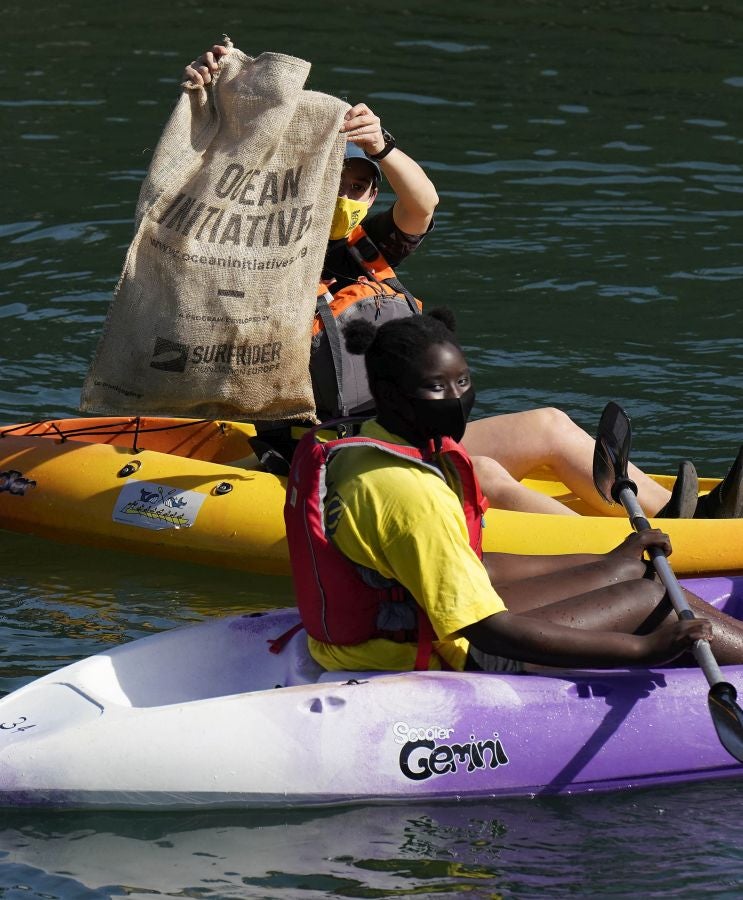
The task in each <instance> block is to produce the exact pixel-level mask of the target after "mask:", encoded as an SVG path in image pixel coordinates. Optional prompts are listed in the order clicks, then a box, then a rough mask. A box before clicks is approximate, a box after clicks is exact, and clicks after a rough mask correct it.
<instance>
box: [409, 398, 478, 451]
mask: <svg viewBox="0 0 743 900" xmlns="http://www.w3.org/2000/svg"><path fill="white" fill-rule="evenodd" d="M405 399H406V400H407V401H408V403H409V404H410V406H411V408H412V410H413V412H414V414H415V420H416V426H417V429H418V432H419V434H420V435H421V437H423V438H425V439H426V440H427V441H428V440H431V438H437V437H450V438H452V439H453V440H455V441H457V442H459V441H461V440H462V438H463V437H464V429H465V428H466V427H467V419H469V417H470V413H471V412H472V407H473V406H474V405H475V389H474V388H473V387H469V388H467V390H466V391H465V392H464V393H463V394H462V396H461V397H456V398H449V399H445V400H430V399H425V398H423V397H406V398H405Z"/></svg>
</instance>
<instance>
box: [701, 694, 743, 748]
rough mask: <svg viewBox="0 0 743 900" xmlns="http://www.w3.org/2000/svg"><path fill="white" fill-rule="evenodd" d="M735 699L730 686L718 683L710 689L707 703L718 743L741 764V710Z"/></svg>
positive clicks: (742, 730)
mask: <svg viewBox="0 0 743 900" xmlns="http://www.w3.org/2000/svg"><path fill="white" fill-rule="evenodd" d="M737 697H738V695H737V693H736V690H735V688H734V687H733V686H732V684H728V682H727V681H718V682H717V683H716V684H713V685H712V687H711V688H710V690H709V694H708V695H707V703H708V705H709V711H710V714H711V715H712V722H713V724H714V726H715V730H716V731H717V737H718V738H719V739H720V743H721V744H722V746H723V747H724V748H725V749H726V750H727V752H728V753H729V754H730V755H731V756H733V757H734V758H735V759H737V760H738V762H743V710H741V708H740V707H739V706H738V704H737V703H736V702H735V701H736V699H737Z"/></svg>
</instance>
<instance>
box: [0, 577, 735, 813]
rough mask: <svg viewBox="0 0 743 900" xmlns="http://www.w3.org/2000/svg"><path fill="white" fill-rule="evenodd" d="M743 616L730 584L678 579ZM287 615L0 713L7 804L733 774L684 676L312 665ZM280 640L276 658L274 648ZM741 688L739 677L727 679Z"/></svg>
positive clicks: (689, 677)
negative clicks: (376, 669)
mask: <svg viewBox="0 0 743 900" xmlns="http://www.w3.org/2000/svg"><path fill="white" fill-rule="evenodd" d="M684 584H685V585H686V586H688V587H689V588H690V589H691V590H693V591H694V592H695V593H697V594H699V595H700V596H703V597H704V598H705V599H707V600H709V601H711V602H712V603H714V605H715V606H717V607H718V608H721V609H724V610H725V611H727V612H729V613H731V614H733V615H735V616H736V617H738V618H741V617H743V577H736V578H723V577H720V578H704V579H691V580H687V581H685V582H684ZM298 621H299V619H298V616H297V612H296V610H276V611H272V612H267V613H259V614H252V615H245V616H231V617H226V618H217V619H211V620H207V621H205V622H202V623H199V624H197V625H190V626H186V627H183V628H177V629H173V630H171V631H166V632H163V633H161V634H157V635H153V636H151V637H147V638H143V639H141V640H137V641H132V642H131V643H129V644H124V645H122V646H120V647H117V648H115V649H114V650H108V651H106V652H104V653H100V654H97V655H95V656H92V657H90V658H88V659H84V660H81V661H80V662H77V663H74V664H73V665H70V666H67V667H65V668H63V669H60V670H59V671H57V672H52V673H50V674H48V675H45V676H44V677H43V678H40V679H38V680H36V681H33V682H31V683H29V684H28V685H26V686H24V687H22V688H20V689H19V690H17V691H14V692H13V693H11V694H9V695H7V696H6V697H5V698H3V699H2V700H0V804H2V805H4V806H15V807H20V806H38V807H71V808H79V807H88V808H90V807H97V808H146V809H152V808H155V807H158V808H163V809H178V808H191V807H276V806H318V805H325V804H338V803H372V802H393V801H408V802H410V801H430V800H435V799H452V798H462V799H467V798H471V799H475V798H483V797H514V796H536V795H544V794H567V793H581V792H588V791H606V790H617V789H626V788H636V787H643V786H647V785H661V784H671V783H677V782H686V781H696V780H702V779H711V778H734V777H739V776H741V775H743V766H741V765H740V764H739V763H737V762H736V761H735V760H734V759H733V758H732V757H731V756H730V755H729V754H728V753H727V752H726V750H725V749H724V748H723V747H722V746H721V744H720V742H719V740H718V738H717V734H716V732H715V729H714V726H713V724H712V721H711V718H710V714H709V710H708V706H707V692H708V685H707V682H706V680H705V677H704V675H703V674H702V672H701V671H700V670H699V669H698V668H696V667H692V668H667V669H662V668H653V669H639V668H638V669H624V670H612V671H581V672H574V671H570V672H567V671H557V670H549V674H538V675H537V674H528V675H502V674H489V673H457V672H407V673H376V672H375V673H370V672H325V671H324V670H322V669H321V668H320V667H319V666H317V664H316V663H315V662H314V661H313V660H312V659H311V657H310V656H309V654H308V653H307V649H306V639H305V635H304V633H303V632H302V631H298V632H297V633H295V634H294V635H293V636H291V637H288V638H287V634H288V632H290V630H291V629H292V627H293V626H295V625H296V624H297V623H298ZM281 636H284V638H285V644H284V646H283V649H282V650H281V652H279V653H273V652H271V646H272V642H273V641H274V640H275V639H276V638H279V637H281ZM723 674H724V676H725V678H726V679H727V680H728V681H729V682H730V683H731V684H733V685H734V686H735V687H740V686H741V685H743V666H731V667H726V668H724V669H723Z"/></svg>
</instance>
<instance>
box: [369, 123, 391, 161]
mask: <svg viewBox="0 0 743 900" xmlns="http://www.w3.org/2000/svg"><path fill="white" fill-rule="evenodd" d="M382 137H383V138H384V147H382V149H381V150H380V151H379V153H367V154H366V155H367V156H368V157H369V159H376V160H380V159H384V158H385V156H387V154H388V153H389V152H390V150H394V149H395V146H396V141H395V139H394V138H393V137H392V135H391V134H390V133H389V131H387V129H385V128H383V129H382Z"/></svg>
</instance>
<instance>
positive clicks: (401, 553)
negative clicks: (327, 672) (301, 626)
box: [309, 422, 505, 670]
mask: <svg viewBox="0 0 743 900" xmlns="http://www.w3.org/2000/svg"><path fill="white" fill-rule="evenodd" d="M362 434H364V435H368V436H370V437H375V438H379V439H381V440H384V441H388V442H391V443H398V444H403V443H404V441H402V440H400V438H398V437H396V436H394V435H392V434H390V433H389V432H388V431H386V430H385V429H384V428H382V426H381V425H379V424H378V423H377V422H367V423H365V424H364V426H363V428H362ZM326 484H327V494H326V498H325V510H326V519H325V520H326V528H327V529H328V534H329V536H330V538H331V540H332V541H333V543H334V544H335V546H336V547H337V548H338V549H339V550H340V551H341V552H342V553H343V554H344V555H345V556H347V557H348V558H349V559H350V560H352V561H353V562H355V563H357V564H359V565H363V566H367V567H368V568H370V569H374V570H375V571H377V572H380V573H381V574H382V575H383V576H384V577H385V578H393V579H395V580H396V581H398V582H400V584H402V585H404V586H405V587H406V588H407V589H408V591H410V593H411V594H412V595H413V597H414V598H415V599H416V601H417V602H418V603H419V604H420V606H422V607H423V609H424V610H425V611H426V614H427V615H428V618H429V619H430V621H431V625H432V626H433V629H434V631H435V633H436V636H437V637H438V641H436V642H435V643H434V649H435V650H436V652H437V653H438V654H440V655H441V656H442V657H443V658H444V659H445V660H446V662H447V663H448V664H449V665H450V666H451V667H452V668H454V669H462V668H463V667H464V662H465V658H466V655H467V647H468V642H467V641H466V640H465V639H464V638H462V637H458V632H459V631H460V629H462V628H464V627H466V626H467V625H472V624H473V623H474V622H479V621H480V620H481V619H485V618H487V617H488V616H490V615H493V613H498V612H503V611H504V610H505V606H504V604H503V601H502V600H501V598H500V597H499V596H498V594H497V593H496V592H495V591H494V590H493V587H492V585H491V584H490V579H489V578H488V575H487V572H486V571H485V568H484V566H483V565H482V563H481V562H480V560H479V559H478V558H477V555H476V554H475V552H474V551H473V550H472V548H471V547H470V544H469V536H468V533H467V522H466V520H465V516H464V511H463V509H462V506H461V504H460V502H459V500H458V499H457V497H456V495H455V493H454V492H453V491H452V489H451V488H450V487H449V486H448V485H447V484H446V482H445V481H444V480H443V479H441V478H439V477H438V475H436V474H435V473H434V472H430V471H428V470H426V469H425V468H423V467H422V466H420V465H418V464H417V463H415V462H412V461H411V462H408V461H407V460H404V459H400V460H397V459H393V458H392V457H390V455H389V454H388V453H384V452H383V451H380V450H376V449H374V448H372V447H370V448H357V449H353V450H345V451H341V452H340V453H338V454H337V455H336V456H335V457H334V458H333V460H332V461H331V463H330V465H329V466H328V471H327V477H326ZM349 603H350V604H353V599H352V598H349ZM309 648H310V652H311V654H312V656H313V657H314V658H315V659H316V660H317V662H319V663H320V665H322V666H324V667H325V668H326V669H331V670H339V669H348V670H356V669H385V670H386V669H389V670H407V669H412V668H413V666H414V663H415V655H416V649H417V648H416V645H415V644H407V643H396V642H395V641H391V640H386V639H382V638H375V639H373V640H370V641H366V642H365V643H363V644H354V645H352V646H349V645H337V644H336V645H333V644H324V643H322V642H320V641H317V640H315V639H313V638H309ZM434 659H435V658H434ZM434 665H436V663H434ZM436 667H438V666H437V665H436Z"/></svg>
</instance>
